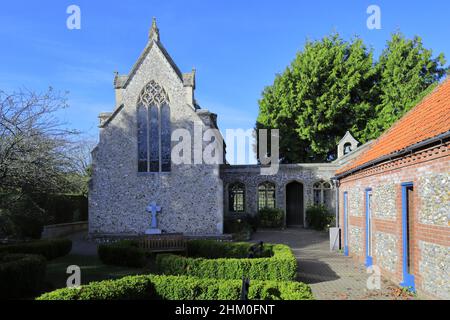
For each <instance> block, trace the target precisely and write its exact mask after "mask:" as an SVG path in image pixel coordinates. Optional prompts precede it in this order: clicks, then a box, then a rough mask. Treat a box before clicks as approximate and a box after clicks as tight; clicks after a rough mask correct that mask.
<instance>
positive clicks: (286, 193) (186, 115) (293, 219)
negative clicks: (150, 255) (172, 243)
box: [89, 20, 364, 236]
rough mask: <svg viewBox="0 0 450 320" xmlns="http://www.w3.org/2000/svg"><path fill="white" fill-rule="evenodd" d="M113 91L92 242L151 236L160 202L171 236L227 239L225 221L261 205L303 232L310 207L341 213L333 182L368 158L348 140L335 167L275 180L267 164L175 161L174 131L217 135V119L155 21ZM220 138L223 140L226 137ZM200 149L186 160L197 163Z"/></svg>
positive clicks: (94, 185) (284, 169) (98, 157)
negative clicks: (352, 162) (352, 161)
mask: <svg viewBox="0 0 450 320" xmlns="http://www.w3.org/2000/svg"><path fill="white" fill-rule="evenodd" d="M114 89H115V96H116V105H115V107H114V111H113V112H108V113H102V114H100V116H99V119H100V125H99V128H100V137H99V143H98V145H97V147H96V148H95V149H94V150H93V153H92V154H93V173H92V179H91V182H90V192H89V232H90V234H91V235H92V236H96V235H139V234H144V233H145V231H146V230H147V229H148V228H149V226H150V224H151V214H150V213H149V212H148V211H147V210H146V208H147V207H148V206H149V204H150V203H152V202H153V203H157V205H158V206H159V207H160V208H161V212H159V214H158V228H159V229H160V230H162V231H163V232H165V233H183V234H186V235H212V236H214V235H221V234H222V233H223V221H224V217H226V216H228V215H231V216H233V215H234V216H236V215H243V214H252V215H256V214H257V212H258V210H259V209H260V208H262V207H269V208H270V207H272V208H280V209H283V210H284V211H285V224H286V226H303V225H305V221H306V219H305V218H306V217H305V211H306V208H307V206H308V205H311V204H319V203H322V204H325V205H327V206H328V207H329V208H330V210H335V206H336V204H335V201H336V200H335V199H336V198H335V188H334V185H333V183H332V181H331V178H332V177H333V176H334V173H335V171H336V170H337V169H338V168H339V167H340V166H341V165H342V164H343V163H345V162H347V160H348V159H347V158H349V157H350V153H352V154H356V153H357V152H359V149H358V150H356V148H357V146H358V142H357V141H356V140H354V138H353V137H352V136H351V134H350V133H348V134H347V135H346V136H345V137H344V138H343V140H342V141H341V142H340V144H339V159H338V160H337V161H336V162H334V163H323V164H290V165H280V168H279V171H278V174H276V175H271V176H265V175H261V170H260V166H259V165H239V166H232V165H229V164H226V163H225V161H222V163H217V164H176V163H174V162H173V161H171V150H172V148H173V147H174V144H176V141H175V142H174V141H172V139H171V135H172V133H173V132H175V131H176V130H180V129H181V130H187V132H189V133H190V134H191V136H194V135H195V134H196V133H195V126H196V125H197V126H198V125H199V124H200V126H201V128H202V132H203V133H205V132H206V131H208V130H210V129H216V131H211V132H218V130H217V129H218V127H217V115H216V114H214V113H211V112H210V111H208V110H206V109H203V108H201V107H200V106H199V104H198V103H197V101H196V100H195V96H194V92H195V89H196V86H195V71H192V72H188V73H182V72H181V71H180V70H179V68H178V67H177V65H176V64H175V62H174V61H173V60H172V58H171V57H170V55H169V54H168V52H167V50H166V49H165V48H164V46H163V44H162V43H161V40H160V33H159V30H158V27H157V25H156V21H155V20H154V21H153V24H152V27H151V29H150V33H149V37H148V41H147V44H146V46H145V48H144V50H143V52H142V53H141V55H140V57H139V58H138V60H137V62H136V63H135V65H134V66H133V67H132V68H131V71H130V72H129V73H128V74H126V75H120V74H116V76H115V79H114ZM197 134H198V133H197ZM214 138H215V140H216V141H218V142H219V141H223V138H222V137H221V136H220V133H216V137H214ZM202 147H203V148H205V147H206V144H204V145H203V146H202ZM193 149H194V146H192V150H191V151H192V152H187V156H190V157H191V158H193V157H195V150H193ZM344 149H345V150H344ZM361 149H364V148H361ZM189 153H190V155H189ZM224 153H225V152H224ZM223 159H225V154H223ZM193 160H194V159H193ZM192 163H195V161H192Z"/></svg>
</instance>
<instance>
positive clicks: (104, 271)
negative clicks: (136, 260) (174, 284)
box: [45, 254, 151, 291]
mask: <svg viewBox="0 0 450 320" xmlns="http://www.w3.org/2000/svg"><path fill="white" fill-rule="evenodd" d="M71 265H77V266H79V267H80V268H81V284H87V283H89V282H92V281H100V280H106V279H117V278H122V277H124V276H127V275H136V274H145V273H149V272H151V268H150V269H149V268H145V269H139V268H128V267H117V266H108V265H105V264H103V263H102V262H101V261H100V259H99V258H98V257H97V256H80V255H71V254H69V255H67V256H65V257H61V258H58V259H55V260H52V261H49V262H48V263H47V276H46V287H47V289H46V290H45V291H51V290H54V289H60V288H65V287H66V281H67V278H68V277H69V276H70V274H67V273H66V271H67V267H69V266H71Z"/></svg>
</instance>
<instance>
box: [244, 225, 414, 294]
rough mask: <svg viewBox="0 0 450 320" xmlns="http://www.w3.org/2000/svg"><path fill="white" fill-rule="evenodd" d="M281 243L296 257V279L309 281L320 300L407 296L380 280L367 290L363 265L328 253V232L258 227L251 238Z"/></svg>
mask: <svg viewBox="0 0 450 320" xmlns="http://www.w3.org/2000/svg"><path fill="white" fill-rule="evenodd" d="M261 240H262V241H264V242H268V243H283V244H287V245H289V246H290V247H291V248H292V251H293V252H294V254H295V256H296V257H297V261H298V265H299V270H298V281H302V282H305V283H308V284H309V285H310V286H311V288H312V291H313V293H314V296H315V297H316V299H320V300H334V299H338V300H364V299H382V300H386V299H389V300H391V299H406V298H409V297H405V296H398V295H399V290H398V287H397V286H396V285H394V284H393V283H391V282H390V281H388V280H386V279H383V278H382V281H381V284H382V285H381V290H372V291H370V290H368V289H367V284H366V283H367V279H368V277H369V276H370V274H368V273H366V269H365V268H364V266H362V265H359V264H357V263H356V262H354V261H353V260H352V259H351V258H348V257H345V256H344V255H342V254H340V253H336V252H330V249H329V238H328V234H327V233H323V232H317V231H313V230H306V229H302V228H294V229H287V230H283V231H273V230H261V231H258V232H257V233H256V234H254V236H253V239H252V241H261Z"/></svg>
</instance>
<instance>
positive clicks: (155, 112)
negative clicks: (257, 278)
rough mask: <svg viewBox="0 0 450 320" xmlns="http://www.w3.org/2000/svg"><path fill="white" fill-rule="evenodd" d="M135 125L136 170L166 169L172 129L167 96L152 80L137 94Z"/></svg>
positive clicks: (164, 170)
mask: <svg viewBox="0 0 450 320" xmlns="http://www.w3.org/2000/svg"><path fill="white" fill-rule="evenodd" d="M137 127H138V132H137V134H138V137H137V138H138V139H137V140H138V170H139V172H161V171H162V172H169V171H170V170H171V157H170V155H171V132H172V131H171V124H170V106H169V97H168V95H167V93H166V92H165V90H164V89H163V87H161V86H160V85H159V84H158V83H156V82H155V81H153V80H152V81H150V82H149V83H148V84H147V85H146V86H145V87H144V89H142V92H141V94H140V95H139V101H138V108H137Z"/></svg>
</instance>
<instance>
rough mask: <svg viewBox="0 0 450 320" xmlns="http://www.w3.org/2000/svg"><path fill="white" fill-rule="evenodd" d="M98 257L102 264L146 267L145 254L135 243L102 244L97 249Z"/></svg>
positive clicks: (128, 241) (127, 241)
mask: <svg viewBox="0 0 450 320" xmlns="http://www.w3.org/2000/svg"><path fill="white" fill-rule="evenodd" d="M97 253H98V257H99V258H100V260H101V261H102V262H103V263H104V264H108V265H115V266H125V267H137V268H141V267H144V266H145V265H146V262H147V260H146V252H145V250H143V249H141V248H139V244H138V242H137V241H130V240H126V241H119V242H116V243H112V244H102V245H99V246H98V249H97Z"/></svg>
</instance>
